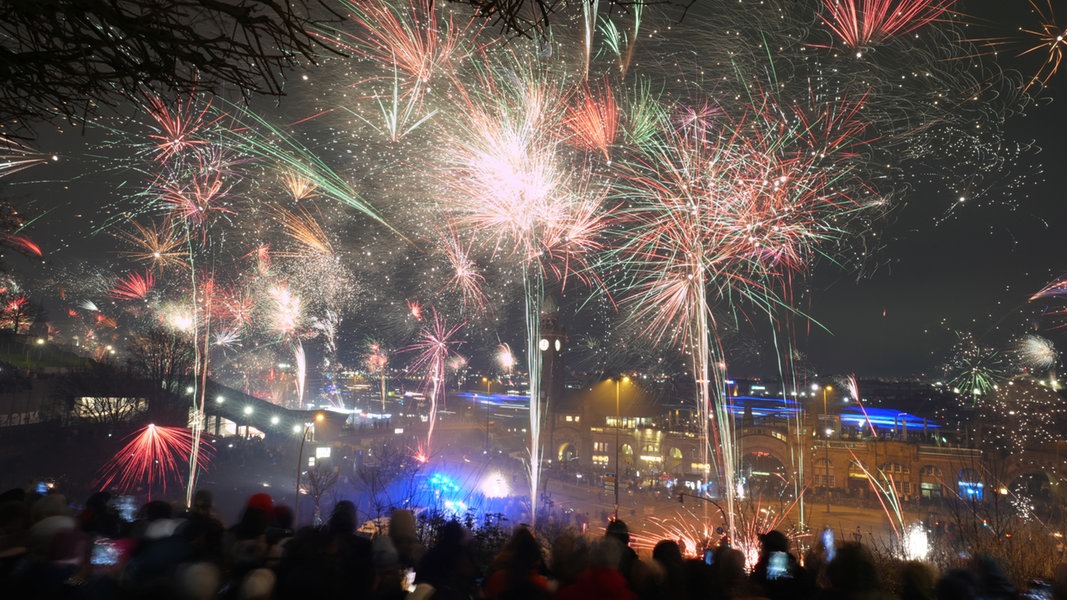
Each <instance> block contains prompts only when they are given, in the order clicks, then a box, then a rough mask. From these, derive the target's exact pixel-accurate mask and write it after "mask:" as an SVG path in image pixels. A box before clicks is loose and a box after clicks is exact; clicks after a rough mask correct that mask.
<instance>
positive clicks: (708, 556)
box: [704, 548, 715, 565]
mask: <svg viewBox="0 0 1067 600" xmlns="http://www.w3.org/2000/svg"><path fill="white" fill-rule="evenodd" d="M704 564H706V565H712V564H715V552H714V551H713V550H712V549H711V548H708V549H707V550H705V551H704Z"/></svg>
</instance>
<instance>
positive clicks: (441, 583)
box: [411, 520, 480, 600]
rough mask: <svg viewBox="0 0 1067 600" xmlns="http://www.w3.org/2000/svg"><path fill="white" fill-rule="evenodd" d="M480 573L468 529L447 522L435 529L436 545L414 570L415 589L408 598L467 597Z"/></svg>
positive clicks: (456, 599) (439, 599) (442, 599)
mask: <svg viewBox="0 0 1067 600" xmlns="http://www.w3.org/2000/svg"><path fill="white" fill-rule="evenodd" d="M479 574H480V573H479V569H478V563H477V561H476V560H475V559H474V552H473V550H472V548H471V544H470V537H469V534H468V532H467V530H466V529H464V527H463V525H460V523H459V522H458V521H454V520H453V521H448V522H447V523H445V524H444V525H442V526H441V527H440V528H439V529H438V531H437V539H436V541H435V543H434V544H433V545H432V546H431V547H430V548H429V550H427V551H426V554H425V555H424V556H423V557H422V560H421V561H419V564H418V567H417V568H416V569H415V587H416V589H415V591H414V592H412V594H413V596H411V598H412V599H413V600H416V599H418V598H429V597H432V598H433V599H434V600H459V599H467V598H470V597H471V595H472V594H474V592H475V588H476V585H475V582H476V580H477V578H478V575H479Z"/></svg>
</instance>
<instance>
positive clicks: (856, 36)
mask: <svg viewBox="0 0 1067 600" xmlns="http://www.w3.org/2000/svg"><path fill="white" fill-rule="evenodd" d="M955 1H956V0H823V8H824V9H825V10H826V12H827V13H828V14H827V15H819V18H820V19H822V21H823V22H824V23H826V25H827V26H828V27H829V28H830V29H831V30H832V31H833V32H834V33H835V34H836V35H837V36H838V37H839V38H841V41H842V42H843V43H844V44H845V45H846V46H848V47H849V48H852V49H854V50H862V49H863V48H866V47H868V46H871V45H872V44H877V43H879V42H881V41H883V40H886V39H888V38H890V37H893V36H900V35H905V34H908V33H911V32H913V31H915V30H916V29H919V28H921V27H924V26H926V25H929V24H930V23H932V22H934V21H935V20H937V19H938V17H940V16H941V15H942V14H944V13H945V11H947V10H948V9H949V8H951V7H952V5H953V4H955Z"/></svg>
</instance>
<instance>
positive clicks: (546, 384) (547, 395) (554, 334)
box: [537, 295, 567, 420]
mask: <svg viewBox="0 0 1067 600" xmlns="http://www.w3.org/2000/svg"><path fill="white" fill-rule="evenodd" d="M566 344H567V332H566V331H564V330H563V329H562V328H560V326H559V306H558V305H557V304H556V300H555V298H553V297H552V296H551V295H549V296H546V297H545V300H544V302H543V303H542V304H541V338H540V339H539V340H538V344H537V347H538V349H539V350H540V351H541V395H542V398H543V400H544V401H545V402H547V403H548V411H547V412H548V418H549V419H550V420H551V419H552V414H553V413H554V412H555V408H554V405H555V404H556V403H557V402H559V401H561V400H562V399H563V391H564V385H563V384H564V374H563V352H564V351H565V350H566Z"/></svg>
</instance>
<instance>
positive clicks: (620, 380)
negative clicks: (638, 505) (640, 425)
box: [614, 375, 630, 521]
mask: <svg viewBox="0 0 1067 600" xmlns="http://www.w3.org/2000/svg"><path fill="white" fill-rule="evenodd" d="M624 381H625V382H629V381H630V378H629V377H627V376H625V375H623V376H622V377H618V378H616V379H615V517H614V519H615V520H616V521H617V520H619V477H620V475H621V474H622V470H621V469H620V468H619V421H620V416H619V386H620V385H622V383H623V382H624Z"/></svg>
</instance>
